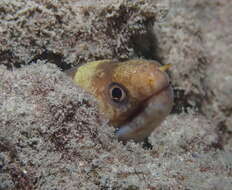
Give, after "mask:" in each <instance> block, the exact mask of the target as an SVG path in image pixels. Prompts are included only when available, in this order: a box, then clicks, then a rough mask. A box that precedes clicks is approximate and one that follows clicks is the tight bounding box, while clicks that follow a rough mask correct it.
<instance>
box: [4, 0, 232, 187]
mask: <svg viewBox="0 0 232 190" xmlns="http://www.w3.org/2000/svg"><path fill="white" fill-rule="evenodd" d="M231 10H232V1H229V0H214V1H209V0H191V1H184V0H160V1H159V0H142V1H141V0H133V1H131V0H95V1H91V0H85V1H82V0H60V1H55V0H50V1H47V0H30V1H28V0H1V1H0V190H8V189H28V190H30V189H44V190H45V189H46V190H55V189H67V190H72V189H91V190H92V189H102V190H104V189H115V190H116V189H125V190H139V189H141V190H143V189H150V190H158V189H159V190H161V189H165V190H166V189H174V190H176V189H180V190H184V189H185V190H187V189H188V190H192V189H193V190H199V189H212V190H231V189H232V147H231V146H232V54H231V52H232V25H231V23H232V12H231ZM106 58H107V59H108V58H109V59H111V58H113V59H120V60H126V59H131V58H144V59H153V60H158V61H159V62H160V63H161V64H168V63H171V64H172V65H173V67H172V69H171V70H170V72H169V75H170V78H171V81H172V85H173V87H174V91H175V105H174V108H173V111H172V113H171V114H170V115H169V116H168V117H167V119H166V120H165V121H164V122H163V123H162V125H161V126H160V127H159V128H157V129H156V130H155V131H154V132H153V133H152V135H151V136H150V138H149V141H150V143H151V145H152V146H153V147H152V149H147V148H148V147H145V148H144V147H143V145H142V144H138V143H137V144H135V143H133V142H130V143H127V145H122V143H119V142H118V141H117V139H116V138H115V137H114V135H113V131H114V129H113V128H112V127H110V126H109V125H108V124H107V121H105V120H104V119H103V118H101V117H100V115H99V113H98V111H97V108H96V102H95V100H94V98H93V97H91V96H90V95H88V94H86V93H85V92H84V91H83V90H81V89H80V88H78V87H77V86H75V85H74V84H73V83H72V82H71V81H70V79H69V78H68V77H67V76H65V74H64V73H63V72H62V70H66V69H68V68H70V67H72V66H75V65H78V64H84V63H86V62H87V61H91V60H99V59H106ZM57 66H58V67H57Z"/></svg>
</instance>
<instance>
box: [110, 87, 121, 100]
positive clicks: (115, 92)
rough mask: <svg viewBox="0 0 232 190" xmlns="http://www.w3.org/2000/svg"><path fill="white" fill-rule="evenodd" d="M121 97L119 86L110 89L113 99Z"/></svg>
mask: <svg viewBox="0 0 232 190" xmlns="http://www.w3.org/2000/svg"><path fill="white" fill-rule="evenodd" d="M121 97H122V90H121V89H120V88H117V87H116V88H114V89H113V90H112V98H113V99H114V100H120V98H121Z"/></svg>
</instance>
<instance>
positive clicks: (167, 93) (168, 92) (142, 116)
mask: <svg viewBox="0 0 232 190" xmlns="http://www.w3.org/2000/svg"><path fill="white" fill-rule="evenodd" d="M172 105H173V90H172V87H171V85H170V84H169V83H168V84H167V85H166V86H164V87H163V88H161V89H160V90H158V91H156V92H155V93H153V94H152V95H151V96H149V97H147V98H146V99H144V100H143V101H142V102H141V103H140V105H139V106H138V108H137V109H136V110H135V111H134V112H133V113H132V115H131V117H129V118H128V120H127V121H126V123H125V124H124V125H122V126H121V127H120V128H118V129H117V130H116V131H115V133H116V136H117V137H118V139H119V140H121V141H124V142H125V141H128V140H134V141H142V140H144V139H145V138H146V137H148V136H149V135H150V134H151V132H152V131H153V130H154V129H155V128H156V127H157V126H158V125H159V124H160V123H161V122H162V121H163V120H164V118H165V117H166V116H167V115H168V114H169V113H170V111H171V108H172Z"/></svg>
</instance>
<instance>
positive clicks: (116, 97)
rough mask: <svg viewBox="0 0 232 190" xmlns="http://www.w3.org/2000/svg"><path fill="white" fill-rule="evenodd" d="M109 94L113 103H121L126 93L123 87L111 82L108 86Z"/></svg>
mask: <svg viewBox="0 0 232 190" xmlns="http://www.w3.org/2000/svg"><path fill="white" fill-rule="evenodd" d="M109 94H110V98H111V100H113V102H115V103H122V102H124V101H125V100H126V99H127V93H126V90H125V88H124V87H123V86H122V85H120V84H117V83H112V84H111V85H110V86H109Z"/></svg>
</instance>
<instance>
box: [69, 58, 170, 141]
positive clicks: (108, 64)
mask: <svg viewBox="0 0 232 190" xmlns="http://www.w3.org/2000/svg"><path fill="white" fill-rule="evenodd" d="M169 67H170V65H164V66H160V64H159V63H158V62H156V61H149V60H142V59H135V60H129V61H123V62H119V61H114V60H101V61H94V62H89V63H86V64H84V65H83V66H80V67H79V68H72V69H71V70H69V71H67V74H68V75H69V76H71V77H72V78H73V81H74V83H75V84H77V85H79V86H80V87H81V88H83V89H85V90H86V91H87V92H89V93H90V94H92V95H93V96H95V97H96V99H97V101H98V103H99V109H100V112H101V113H102V114H103V115H104V117H105V118H106V119H108V120H109V123H110V124H112V125H113V126H114V127H115V128H116V132H115V133H116V135H117V137H118V139H119V140H121V141H124V142H125V141H128V140H134V141H137V142H138V141H143V140H144V139H145V138H146V137H148V136H149V135H150V134H151V132H152V131H153V130H154V129H155V128H156V127H157V126H159V125H160V123H161V122H162V121H163V120H164V119H165V117H166V116H167V115H168V114H169V112H170V111H171V108H172V105H173V90H172V87H171V86H170V84H169V77H168V75H167V74H166V73H165V71H166V70H167V69H168V68H169Z"/></svg>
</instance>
